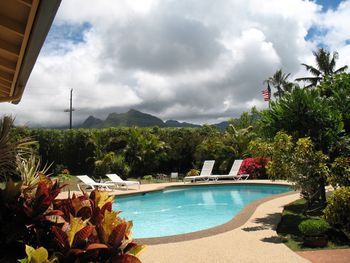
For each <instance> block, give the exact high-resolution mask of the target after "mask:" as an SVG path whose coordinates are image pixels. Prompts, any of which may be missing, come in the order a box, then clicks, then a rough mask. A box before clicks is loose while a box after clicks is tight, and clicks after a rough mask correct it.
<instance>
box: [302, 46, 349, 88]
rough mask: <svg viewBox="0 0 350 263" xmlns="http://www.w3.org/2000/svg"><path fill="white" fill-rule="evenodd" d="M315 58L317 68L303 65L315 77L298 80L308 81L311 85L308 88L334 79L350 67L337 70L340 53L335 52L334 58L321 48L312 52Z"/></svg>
mask: <svg viewBox="0 0 350 263" xmlns="http://www.w3.org/2000/svg"><path fill="white" fill-rule="evenodd" d="M312 53H313V55H314V56H315V60H316V67H314V66H311V65H307V64H305V63H303V64H302V65H303V66H304V67H305V68H306V70H307V71H309V72H310V73H311V74H312V75H313V77H304V78H298V79H296V80H297V81H307V82H310V84H309V85H308V86H307V87H316V86H317V84H318V83H319V82H320V81H322V80H324V79H327V78H328V79H332V78H333V77H334V76H335V75H337V74H339V73H342V72H344V71H345V70H346V69H347V68H348V66H342V67H340V68H338V69H335V65H336V60H337V59H338V57H339V55H338V52H336V51H335V52H333V56H332V55H331V53H330V52H329V51H327V50H326V49H324V48H320V49H318V50H317V51H314V52H312Z"/></svg>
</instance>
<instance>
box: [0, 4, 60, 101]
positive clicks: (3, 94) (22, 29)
mask: <svg viewBox="0 0 350 263" xmlns="http://www.w3.org/2000/svg"><path fill="white" fill-rule="evenodd" d="M60 3H61V0H1V1H0V102H11V103H14V104H17V103H19V102H20V100H21V98H22V94H23V91H24V88H25V86H26V84H27V81H28V79H29V76H30V73H31V72H32V69H33V67H34V64H35V62H36V59H37V58H38V55H39V52H40V49H41V47H42V46H43V44H44V41H45V38H46V36H47V33H48V32H49V30H50V27H51V25H52V22H53V19H54V18H55V15H56V12H57V10H58V7H59V5H60Z"/></svg>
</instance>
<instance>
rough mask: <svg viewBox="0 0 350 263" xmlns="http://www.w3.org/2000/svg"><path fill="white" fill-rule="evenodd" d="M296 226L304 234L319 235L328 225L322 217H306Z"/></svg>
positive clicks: (324, 231)
mask: <svg viewBox="0 0 350 263" xmlns="http://www.w3.org/2000/svg"><path fill="white" fill-rule="evenodd" d="M298 228H299V230H300V232H301V233H302V234H303V235H304V236H319V235H323V234H324V233H326V231H327V230H328V228H329V225H328V223H327V222H326V221H325V220H323V219H308V220H305V221H302V222H301V223H300V224H299V227H298Z"/></svg>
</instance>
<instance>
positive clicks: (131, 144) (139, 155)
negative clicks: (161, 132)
mask: <svg viewBox="0 0 350 263" xmlns="http://www.w3.org/2000/svg"><path fill="white" fill-rule="evenodd" d="M166 147H167V146H166V144H165V143H164V142H163V141H160V140H159V139H158V137H157V136H155V135H154V134H152V133H147V132H144V131H143V130H142V129H139V128H132V129H130V133H129V136H128V143H127V146H126V147H125V149H124V154H125V160H126V161H127V162H128V163H129V164H130V167H131V171H130V172H131V174H132V175H135V176H136V177H141V176H142V175H143V174H145V173H150V172H155V170H156V168H157V167H158V165H159V162H160V161H161V160H163V159H164V158H165V151H164V150H165V148H166Z"/></svg>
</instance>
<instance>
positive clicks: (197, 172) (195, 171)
mask: <svg viewBox="0 0 350 263" xmlns="http://www.w3.org/2000/svg"><path fill="white" fill-rule="evenodd" d="M197 175H199V170H197V169H191V170H189V171H188V172H187V173H186V176H197Z"/></svg>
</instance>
